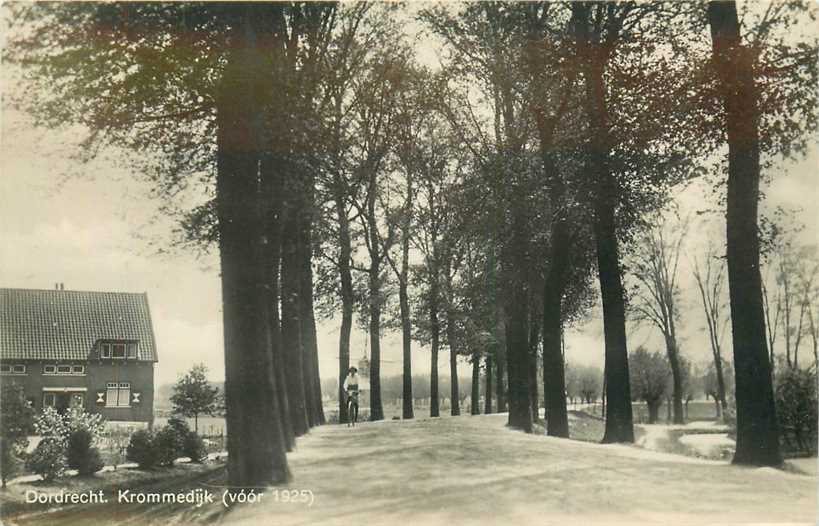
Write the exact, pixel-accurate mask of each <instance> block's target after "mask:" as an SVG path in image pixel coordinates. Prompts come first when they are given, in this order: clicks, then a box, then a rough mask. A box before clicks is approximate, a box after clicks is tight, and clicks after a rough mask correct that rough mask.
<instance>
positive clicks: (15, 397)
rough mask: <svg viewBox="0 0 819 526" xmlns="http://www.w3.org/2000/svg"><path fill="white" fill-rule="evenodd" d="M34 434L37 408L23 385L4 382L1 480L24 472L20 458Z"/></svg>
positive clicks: (0, 391)
mask: <svg viewBox="0 0 819 526" xmlns="http://www.w3.org/2000/svg"><path fill="white" fill-rule="evenodd" d="M32 433H34V410H33V409H32V408H31V405H30V404H29V403H28V402H27V401H26V399H25V392H24V390H23V387H22V386H21V385H17V384H13V383H3V384H2V388H1V389H0V479H2V484H3V486H5V485H6V481H7V480H8V479H10V478H11V477H12V476H14V475H15V474H16V473H18V472H19V471H20V466H21V464H22V462H21V460H20V458H21V457H22V455H23V452H24V451H25V449H26V446H28V435H30V434H32Z"/></svg>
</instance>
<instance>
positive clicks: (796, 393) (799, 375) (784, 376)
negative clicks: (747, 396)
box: [776, 367, 817, 451]
mask: <svg viewBox="0 0 819 526" xmlns="http://www.w3.org/2000/svg"><path fill="white" fill-rule="evenodd" d="M815 374H816V373H814V372H812V371H804V370H801V369H791V368H789V367H782V368H780V369H779V374H778V375H777V381H776V414H777V417H778V418H779V426H780V431H781V433H782V439H783V441H784V442H785V444H784V445H785V449H786V451H787V450H791V451H792V450H794V449H795V450H796V451H815V450H816V435H817V407H816V405H817V397H816V376H815Z"/></svg>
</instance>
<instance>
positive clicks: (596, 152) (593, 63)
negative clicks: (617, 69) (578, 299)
mask: <svg viewBox="0 0 819 526" xmlns="http://www.w3.org/2000/svg"><path fill="white" fill-rule="evenodd" d="M572 9H573V10H576V11H577V13H573V15H574V14H577V18H578V20H582V21H583V23H579V24H578V26H577V27H578V35H577V43H578V50H579V54H580V57H578V60H580V59H581V57H583V56H584V55H589V57H590V58H589V59H588V60H586V71H585V73H586V98H585V99H586V100H585V103H586V113H587V116H588V119H589V125H590V128H591V142H590V145H589V149H588V158H589V165H590V166H589V168H590V173H591V174H592V176H593V177H594V179H595V182H596V185H595V186H596V187H595V194H596V195H595V196H594V216H595V217H594V236H595V243H596V249H597V273H598V276H599V280H600V292H601V296H602V299H603V332H604V340H605V347H606V358H605V362H606V363H605V372H606V382H605V383H606V431H605V434H604V436H603V442H605V443H610V442H634V426H633V420H632V414H631V388H630V385H629V371H628V345H627V343H626V315H625V301H624V297H623V284H622V279H621V276H620V255H619V250H618V243H617V232H616V221H615V209H616V207H617V202H618V195H619V192H618V187H617V181H616V179H615V177H614V174H613V173H612V171H611V166H610V165H609V157H610V155H611V141H610V138H609V131H608V130H609V123H608V108H607V106H606V104H607V103H606V85H605V77H604V72H605V64H606V60H607V58H606V56H605V53H606V52H607V51H606V50H605V49H601V48H600V47H599V45H598V46H595V47H592V46H591V43H590V39H589V33H588V32H589V27H588V23H587V22H588V10H589V9H590V7H589V5H588V4H581V3H576V4H572Z"/></svg>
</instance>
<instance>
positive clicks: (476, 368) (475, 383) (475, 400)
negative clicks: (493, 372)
mask: <svg viewBox="0 0 819 526" xmlns="http://www.w3.org/2000/svg"><path fill="white" fill-rule="evenodd" d="M470 397H471V398H472V403H471V404H470V407H469V412H470V413H471V414H473V415H479V414H481V400H480V398H481V356H480V355H479V354H478V353H475V354H473V355H472V393H471V396H470Z"/></svg>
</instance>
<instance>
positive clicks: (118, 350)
mask: <svg viewBox="0 0 819 526" xmlns="http://www.w3.org/2000/svg"><path fill="white" fill-rule="evenodd" d="M111 358H115V359H120V360H124V359H125V344H124V343H115V344H113V345H111Z"/></svg>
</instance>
